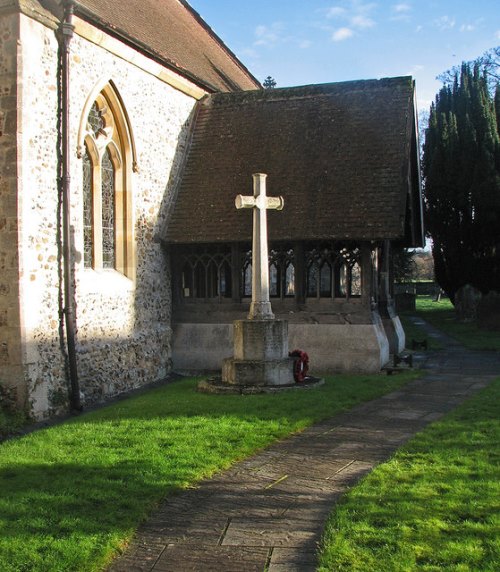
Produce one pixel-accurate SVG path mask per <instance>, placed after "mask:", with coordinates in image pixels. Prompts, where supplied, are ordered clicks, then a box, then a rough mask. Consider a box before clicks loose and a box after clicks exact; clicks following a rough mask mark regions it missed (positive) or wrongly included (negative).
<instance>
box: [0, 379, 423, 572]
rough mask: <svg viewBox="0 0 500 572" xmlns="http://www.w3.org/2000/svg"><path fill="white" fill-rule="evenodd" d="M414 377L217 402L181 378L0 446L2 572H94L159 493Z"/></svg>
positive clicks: (333, 382)
mask: <svg viewBox="0 0 500 572" xmlns="http://www.w3.org/2000/svg"><path fill="white" fill-rule="evenodd" d="M416 375H418V374H417V373H413V372H409V373H404V374H400V375H399V376H385V375H372V376H368V375H367V376H359V375H358V376H352V375H351V376H348V375H338V376H332V377H330V378H328V379H327V383H326V384H325V386H324V387H321V388H318V389H315V390H309V391H301V392H289V393H282V394H279V395H253V396H251V395H248V396H222V395H206V394H199V393H196V392H195V391H194V389H195V385H196V380H195V379H186V380H183V381H179V382H175V383H172V384H170V385H167V386H164V387H161V388H157V389H154V390H151V391H149V392H147V393H145V394H143V395H139V396H136V397H133V398H130V399H127V400H124V401H120V402H118V403H115V404H114V405H112V406H109V407H106V408H103V409H100V410H98V411H94V412H90V413H87V414H84V415H82V416H80V417H78V418H75V419H73V420H71V421H69V422H66V423H64V424H61V425H58V426H54V427H51V428H49V429H45V430H42V431H38V432H36V433H32V434H30V435H27V436H25V437H22V438H17V439H14V440H11V441H6V442H4V443H3V444H1V445H0V490H1V491H2V494H1V496H0V570H1V571H2V572H16V571H19V572H21V571H30V572H35V571H54V572H62V571H66V570H68V571H70V570H71V571H78V572H80V571H86V570H101V569H102V567H103V566H105V565H106V564H107V563H108V562H109V561H110V560H111V558H112V557H113V555H114V554H116V552H117V551H119V550H120V548H122V547H123V546H125V545H126V543H127V541H128V540H129V539H130V537H131V535H132V534H133V532H134V530H135V528H136V527H137V525H138V524H139V522H140V521H141V520H142V519H144V518H145V517H146V516H147V515H148V513H149V512H150V511H151V509H152V508H153V507H154V506H155V505H156V504H157V503H158V502H159V501H160V500H161V499H162V498H163V497H165V496H166V495H167V494H169V493H172V492H174V491H177V490H179V489H182V488H185V487H189V486H192V485H193V484H194V483H196V482H197V481H199V480H200V479H202V478H203V477H207V476H209V475H211V474H213V473H214V472H216V471H220V470H221V469H224V468H227V467H228V466H230V465H231V464H232V463H234V462H235V461H237V460H239V459H242V458H244V457H246V456H248V455H250V454H251V453H253V452H255V451H256V450H258V449H261V448H262V447H265V446H266V445H268V444H269V443H271V442H272V441H275V440H277V439H279V438H281V437H284V436H285V435H288V434H290V433H293V432H296V431H300V430H302V429H303V428H304V427H306V426H308V425H310V424H311V423H313V422H315V421H318V420H320V419H324V418H327V417H330V416H332V415H334V414H336V413H338V412H339V411H340V410H342V409H346V408H349V407H351V406H353V405H354V404H356V403H359V402H362V401H366V400H369V399H372V398H374V397H376V396H379V395H382V394H384V393H387V392H389V391H391V390H393V389H394V388H395V387H398V386H400V385H402V384H403V383H405V382H407V381H408V380H409V379H412V378H414V377H415V376H416Z"/></svg>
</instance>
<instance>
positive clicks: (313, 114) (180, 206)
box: [163, 77, 421, 243]
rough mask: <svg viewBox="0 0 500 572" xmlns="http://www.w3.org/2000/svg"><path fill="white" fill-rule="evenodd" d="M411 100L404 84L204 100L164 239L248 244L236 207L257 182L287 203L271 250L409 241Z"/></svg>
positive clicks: (246, 221) (276, 216) (274, 219)
mask: <svg viewBox="0 0 500 572" xmlns="http://www.w3.org/2000/svg"><path fill="white" fill-rule="evenodd" d="M413 98H414V86H413V81H412V79H411V78H410V77H401V78H390V79H381V80H367V81H351V82H343V83H332V84H324V85H313V86H304V87H293V88H285V89H274V90H264V91H250V92H244V93H233V94H214V95H211V96H208V97H206V98H204V99H203V100H201V101H200V102H199V103H198V106H199V108H198V117H197V120H196V125H195V127H194V132H193V139H192V142H191V149H190V152H189V156H188V158H187V160H186V164H185V168H184V172H183V173H182V177H181V182H180V185H179V187H178V189H177V191H176V192H177V197H176V200H175V202H174V205H173V207H172V211H171V213H170V216H169V218H168V221H167V224H166V227H165V229H164V233H163V238H164V239H165V240H166V241H167V242H171V243H196V242H217V241H247V240H250V239H251V234H252V216H251V215H250V213H249V211H247V210H243V211H237V210H236V209H235V206H234V199H235V196H236V195H237V194H240V193H241V194H245V195H251V194H252V173H258V172H260V173H267V175H268V178H267V193H268V196H278V195H282V196H283V197H284V199H285V207H284V210H283V211H280V212H277V211H269V213H268V226H269V236H270V239H271V240H273V239H274V240H293V239H301V240H317V239H342V240H379V239H385V238H387V239H389V238H390V239H398V238H406V239H407V240H408V234H409V233H408V227H409V226H412V225H413V226H414V225H415V224H417V225H418V221H419V220H421V206H420V205H421V202H420V195H419V193H420V191H419V182H418V158H417V148H418V147H417V145H416V134H415V116H414V101H413ZM410 166H411V169H410ZM412 194H413V197H412V200H410V201H407V197H408V196H412ZM410 210H411V211H413V214H412V216H410V219H411V220H410V221H408V213H409V212H410ZM417 211H419V212H417ZM405 222H406V224H405ZM408 223H409V224H408ZM405 226H406V229H405ZM414 231H415V229H414ZM419 232H420V236H421V229H418V228H417V229H416V235H417V237H418V235H419ZM413 241H414V242H415V238H414V239H413ZM416 241H417V242H418V241H419V239H418V238H417V239H416Z"/></svg>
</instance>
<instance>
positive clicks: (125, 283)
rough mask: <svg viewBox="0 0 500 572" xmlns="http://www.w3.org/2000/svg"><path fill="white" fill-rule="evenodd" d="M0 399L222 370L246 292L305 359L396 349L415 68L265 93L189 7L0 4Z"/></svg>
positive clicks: (316, 363) (371, 360) (69, 401)
mask: <svg viewBox="0 0 500 572" xmlns="http://www.w3.org/2000/svg"><path fill="white" fill-rule="evenodd" d="M0 28H1V33H0V63H1V65H0V160H1V163H2V169H1V171H0V264H1V269H2V274H1V277H0V398H1V399H3V400H4V401H6V400H10V401H12V402H15V403H17V405H18V406H19V407H25V408H27V410H28V411H29V412H30V413H31V414H32V415H33V416H34V417H37V418H43V417H46V416H50V415H54V414H57V413H60V412H62V411H67V409H68V406H69V407H72V408H73V409H81V408H82V407H83V406H85V405H88V404H90V403H94V402H98V401H102V400H104V399H106V398H109V397H111V396H114V395H117V394H119V393H122V392H124V391H127V390H129V389H132V388H137V387H141V386H143V385H146V384H148V383H151V382H154V381H157V380H161V379H164V378H165V377H166V376H167V375H168V374H169V373H171V372H172V371H194V372H202V371H207V370H217V369H220V367H221V362H222V359H223V358H225V357H228V356H229V355H231V352H232V321H233V320H234V319H239V318H242V317H244V316H245V314H246V313H247V312H248V306H249V303H250V295H251V290H250V276H251V235H252V227H251V216H250V215H249V213H248V212H244V211H238V210H237V209H236V208H235V204H234V199H235V196H236V195H237V194H240V193H241V194H251V192H252V175H253V174H254V173H265V174H267V184H268V193H269V195H273V196H278V195H281V196H283V198H284V209H283V210H282V211H280V212H270V213H269V215H268V217H269V253H270V256H269V269H270V288H271V291H270V294H271V301H272V306H273V310H274V312H275V314H276V315H277V316H278V317H282V318H286V319H287V320H289V324H290V325H289V337H290V340H289V344H290V347H293V348H295V347H297V348H300V349H303V350H305V351H307V352H308V353H309V355H310V358H311V367H312V368H313V369H314V370H315V371H365V372H367V371H372V372H373V371H379V370H380V368H381V367H382V366H383V365H384V364H385V363H386V362H387V361H388V359H389V353H394V352H395V353H397V352H398V351H401V350H402V348H403V347H404V333H403V331H402V329H401V324H400V322H399V319H398V318H397V316H396V314H395V312H394V307H393V302H392V297H391V294H392V290H391V289H392V286H391V248H392V247H393V246H394V245H396V246H398V247H401V246H404V247H411V246H421V245H422V241H423V230H422V205H421V194H420V183H419V165H418V141H417V128H416V113H415V95H414V85H413V81H412V79H411V78H409V77H401V78H389V79H381V80H367V81H355V82H342V83H331V84H324V85H314V86H304V87H293V88H283V89H272V90H264V89H262V87H261V85H260V83H259V81H258V80H257V79H256V78H255V77H254V76H253V75H252V74H251V73H250V71H249V70H248V69H247V68H246V67H245V66H244V64H242V63H241V62H240V61H239V60H238V59H237V58H236V56H235V55H234V54H233V53H232V52H231V51H230V49H229V48H228V47H227V46H225V45H224V43H223V42H222V41H221V40H220V39H219V38H218V37H217V36H216V34H214V32H213V31H212V30H211V29H210V27H209V26H208V25H207V24H206V23H205V22H204V21H203V20H202V19H201V18H200V16H199V15H198V14H197V13H196V12H195V11H194V10H192V9H191V7H190V6H189V4H188V3H187V2H186V1H185V0H123V1H122V2H116V1H114V0H80V1H74V0H0Z"/></svg>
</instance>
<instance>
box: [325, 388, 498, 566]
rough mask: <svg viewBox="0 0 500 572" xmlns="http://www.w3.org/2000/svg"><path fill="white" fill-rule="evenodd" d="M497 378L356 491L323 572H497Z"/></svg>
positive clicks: (330, 531)
mask: <svg viewBox="0 0 500 572" xmlns="http://www.w3.org/2000/svg"><path fill="white" fill-rule="evenodd" d="M499 443H500V378H499V379H497V380H496V382H495V383H494V384H493V385H492V386H490V387H489V388H487V389H486V390H484V391H483V392H481V393H480V394H479V395H477V396H476V397H475V398H473V399H471V400H470V401H468V402H467V403H465V404H464V405H462V406H461V407H460V408H459V409H458V410H456V411H454V412H453V413H451V414H449V415H448V416H447V417H445V418H444V419H443V420H442V421H440V422H438V423H435V424H433V425H431V426H429V427H428V428H427V429H426V430H425V431H424V432H422V433H420V434H419V435H417V436H416V437H415V438H414V439H413V440H412V441H411V442H410V443H409V444H407V446H406V447H404V448H403V449H401V450H400V451H399V452H398V453H397V454H396V455H395V456H394V457H393V459H392V460H391V461H389V462H387V463H385V464H383V465H381V466H380V467H378V468H377V469H376V470H375V471H374V472H373V473H371V474H370V475H369V476H368V477H366V479H364V480H363V481H362V482H361V483H360V484H359V485H358V486H357V487H355V488H354V489H352V490H351V491H350V492H349V493H348V494H347V495H346V496H345V497H344V500H343V502H342V503H341V504H340V505H339V506H338V508H337V510H336V512H335V513H333V514H332V516H331V517H330V520H329V522H328V525H327V528H326V531H325V535H324V539H323V547H322V551H321V556H320V558H321V564H320V567H319V568H318V571H319V572H327V571H334V570H335V571H342V570H350V571H363V572H366V571H367V570H369V571H381V572H382V571H383V572H391V571H394V572H396V571H398V572H403V571H414V570H422V571H424V572H430V571H443V570H445V571H454V572H462V571H463V572H466V571H481V572H494V571H495V572H496V571H498V570H500V478H499V477H500V474H499V465H500V450H499Z"/></svg>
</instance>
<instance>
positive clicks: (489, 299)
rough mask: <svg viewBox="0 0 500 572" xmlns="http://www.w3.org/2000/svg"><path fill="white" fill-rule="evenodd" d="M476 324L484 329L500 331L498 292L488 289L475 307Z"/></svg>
mask: <svg viewBox="0 0 500 572" xmlns="http://www.w3.org/2000/svg"><path fill="white" fill-rule="evenodd" d="M477 325H478V326H479V327H480V328H482V329H484V330H493V331H497V332H500V292H495V291H493V290H492V291H490V292H488V294H486V295H485V296H483V297H482V298H481V301H480V302H479V305H478V307H477Z"/></svg>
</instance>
